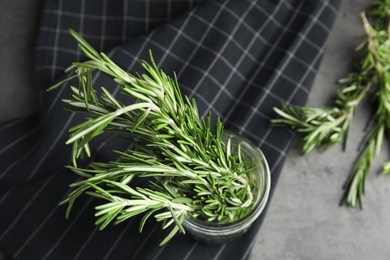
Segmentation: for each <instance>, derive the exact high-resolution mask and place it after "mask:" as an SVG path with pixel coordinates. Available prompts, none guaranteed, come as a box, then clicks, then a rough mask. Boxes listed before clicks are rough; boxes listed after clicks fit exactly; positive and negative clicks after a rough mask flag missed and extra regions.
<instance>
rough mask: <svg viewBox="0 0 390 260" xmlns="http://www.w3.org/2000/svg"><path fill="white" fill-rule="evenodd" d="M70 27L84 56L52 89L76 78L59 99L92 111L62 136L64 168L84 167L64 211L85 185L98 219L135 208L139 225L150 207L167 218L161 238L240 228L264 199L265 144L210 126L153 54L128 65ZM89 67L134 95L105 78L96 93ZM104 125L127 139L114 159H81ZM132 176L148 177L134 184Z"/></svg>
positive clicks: (230, 233) (121, 216)
mask: <svg viewBox="0 0 390 260" xmlns="http://www.w3.org/2000/svg"><path fill="white" fill-rule="evenodd" d="M70 33H71V34H72V36H73V37H74V38H75V39H76V40H77V42H78V43H79V47H80V49H81V50H82V51H83V52H84V54H85V55H86V56H87V57H88V58H89V59H90V60H88V61H85V62H74V63H73V64H72V65H71V66H70V67H69V68H68V69H67V71H74V72H75V74H74V75H73V76H70V77H69V78H67V79H66V80H64V81H61V82H59V83H57V84H56V85H54V86H53V87H52V88H50V90H51V89H55V88H58V87H60V86H61V85H63V84H64V83H66V82H67V81H70V80H72V79H78V82H79V86H78V87H71V89H72V99H70V100H64V101H65V102H66V103H67V104H68V106H69V108H70V109H71V110H73V111H76V112H87V113H88V115H89V116H90V118H89V119H87V120H86V121H85V122H83V123H81V124H78V125H76V126H73V127H72V128H71V129H70V132H71V136H70V138H69V139H68V141H67V144H72V145H73V149H72V162H73V163H72V165H70V166H68V168H69V169H70V170H72V171H73V172H74V173H76V174H78V175H80V176H81V179H80V180H78V181H77V182H75V183H73V184H71V187H72V188H73V190H72V192H70V194H69V195H68V197H67V198H66V199H65V200H64V201H63V202H62V203H63V204H66V203H67V204H68V210H67V217H68V216H69V213H70V209H71V208H72V206H73V204H74V202H75V201H76V199H77V198H78V197H79V196H81V195H82V194H87V195H89V196H92V197H96V198H98V199H99V201H100V202H101V203H100V205H98V206H96V214H95V215H96V216H97V217H98V219H97V221H96V224H97V225H100V229H103V228H105V227H106V226H108V225H109V224H110V223H112V222H113V223H120V222H123V221H126V220H128V219H130V218H132V217H135V216H137V215H141V216H142V218H141V220H140V231H141V232H142V229H143V227H144V225H146V223H147V220H148V219H149V218H150V217H154V218H155V220H157V221H158V222H161V225H162V228H163V229H166V228H170V232H169V233H168V235H167V236H166V238H165V239H164V240H163V241H162V242H161V245H163V244H165V243H166V242H168V241H169V240H170V239H171V238H172V237H173V236H174V235H175V234H176V233H177V232H181V233H185V231H186V230H188V231H189V232H190V233H191V234H192V235H193V237H194V238H196V239H199V240H202V241H206V242H209V243H216V242H225V241H228V240H231V239H232V238H235V237H237V236H239V235H241V234H243V233H244V232H245V231H246V230H247V229H248V228H249V227H250V225H251V224H252V223H253V221H255V220H256V219H257V217H258V216H259V215H260V213H261V212H262V210H263V208H264V206H265V204H266V202H267V199H268V194H269V189H270V172H269V168H268V165H267V162H266V159H265V157H264V155H263V154H262V152H261V151H260V150H259V149H258V148H256V147H254V146H253V145H252V144H251V143H250V141H248V140H246V139H245V138H243V137H241V136H238V135H235V134H234V133H227V132H225V131H224V128H223V125H222V123H221V121H220V120H219V119H218V120H217V122H216V124H215V127H214V128H213V129H212V122H211V114H209V115H208V116H207V117H206V118H203V117H200V116H199V113H198V108H197V105H196V102H195V100H189V99H188V98H187V97H184V98H183V96H182V94H181V92H180V89H179V86H178V82H177V80H176V78H171V77H169V76H167V75H166V74H165V73H164V72H163V71H161V70H159V69H158V68H157V66H156V65H155V63H154V61H153V57H152V55H151V54H150V58H151V64H149V63H147V62H145V61H144V62H143V63H142V66H143V69H144V70H145V74H141V75H140V74H137V75H132V74H130V73H128V72H125V71H124V70H122V69H121V68H120V67H119V66H118V65H116V64H115V63H114V62H113V61H112V60H111V59H110V58H109V57H108V56H106V55H105V54H104V53H98V52H97V51H96V50H95V49H93V48H92V46H90V45H89V44H88V43H87V42H86V41H85V40H84V39H83V38H82V37H81V36H80V35H79V34H77V33H76V32H75V31H73V30H70ZM93 71H100V72H103V73H105V74H107V75H109V76H110V77H112V78H113V80H114V81H115V82H116V83H117V84H119V85H120V87H121V89H122V93H123V94H125V95H129V96H132V97H134V98H135V99H136V100H137V102H136V103H134V104H130V105H126V104H123V103H122V102H120V101H119V100H118V99H117V98H116V97H114V95H113V94H111V93H110V92H109V91H108V90H107V89H105V88H102V89H101V93H102V95H101V96H99V97H98V96H97V94H96V93H97V91H96V90H95V89H94V88H93V82H92V72H93ZM104 132H116V133H119V134H121V135H124V136H126V137H127V139H129V141H130V142H131V143H132V144H133V148H132V149H129V150H125V151H115V152H116V153H117V154H118V155H119V159H118V160H117V161H110V162H92V163H91V164H90V165H89V167H88V168H81V167H78V165H77V161H78V159H79V158H80V157H83V156H84V155H88V156H90V154H91V151H90V148H89V142H90V141H91V140H92V139H94V138H95V137H96V136H98V135H100V134H102V133H104ZM136 179H144V180H147V183H148V184H147V185H145V186H135V187H134V186H133V183H134V182H135V181H134V180H136Z"/></svg>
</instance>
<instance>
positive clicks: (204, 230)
mask: <svg viewBox="0 0 390 260" xmlns="http://www.w3.org/2000/svg"><path fill="white" fill-rule="evenodd" d="M229 138H230V139H231V145H232V148H233V152H237V149H238V144H239V143H240V144H241V151H242V154H243V156H244V159H245V158H251V159H253V161H254V163H255V165H256V166H255V168H254V170H253V171H252V172H251V174H252V180H253V181H256V182H258V184H259V185H258V187H259V188H258V190H257V191H256V193H255V194H253V197H254V200H255V202H254V206H253V209H252V211H250V212H249V213H248V214H247V215H246V216H244V217H243V218H241V219H240V220H237V221H234V222H230V223H224V224H218V223H210V222H207V221H203V220H199V219H195V218H193V217H191V216H190V215H188V216H187V217H186V218H185V219H184V222H183V226H184V229H185V230H186V232H188V233H189V234H190V235H192V237H193V238H194V239H196V240H198V241H202V242H205V243H209V244H216V243H225V242H228V241H230V240H232V239H234V238H237V237H239V236H241V235H242V234H244V233H245V232H246V231H247V230H248V229H249V227H250V226H251V225H252V223H253V222H254V221H255V220H256V219H257V218H258V217H259V216H260V214H261V212H262V211H263V209H264V207H265V205H266V203H267V200H268V195H269V191H270V187H271V176H270V171H269V167H268V163H267V160H266V159H265V157H264V155H263V153H262V152H261V150H260V149H259V148H257V147H255V146H254V145H253V144H252V143H251V142H250V141H249V140H248V139H246V138H244V137H242V136H239V135H237V134H234V133H232V132H228V131H225V132H224V136H223V141H224V142H225V143H226V142H227V140H228V139H229Z"/></svg>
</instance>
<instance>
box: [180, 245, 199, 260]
mask: <svg viewBox="0 0 390 260" xmlns="http://www.w3.org/2000/svg"><path fill="white" fill-rule="evenodd" d="M198 244H199V242H198V241H196V242H195V243H194V244H193V245H192V247H191V248H190V250H188V252H187V254H186V255H185V257H184V258H183V260H188V258H189V257H190V255H191V254H192V252H193V251H194V249H195V248H196V247H197V246H198Z"/></svg>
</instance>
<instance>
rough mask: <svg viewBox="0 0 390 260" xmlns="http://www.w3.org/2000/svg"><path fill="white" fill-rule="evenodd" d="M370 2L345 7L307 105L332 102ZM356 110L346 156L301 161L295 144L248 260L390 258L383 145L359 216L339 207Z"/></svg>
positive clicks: (364, 116)
mask: <svg viewBox="0 0 390 260" xmlns="http://www.w3.org/2000/svg"><path fill="white" fill-rule="evenodd" d="M371 2H372V1H370V0H359V1H357V0H343V1H342V6H341V9H340V12H339V15H338V18H337V20H336V23H335V26H334V29H333V31H332V35H331V37H330V41H329V45H328V48H327V50H326V53H325V56H324V58H323V60H322V64H321V67H320V70H319V72H318V75H317V77H316V80H315V83H314V85H313V88H312V92H311V94H310V97H309V101H308V105H310V106H316V107H318V106H320V107H325V106H327V105H328V104H329V102H330V101H331V100H332V98H333V97H334V96H335V93H336V92H335V91H336V90H337V88H338V86H337V85H336V84H335V82H336V80H337V79H339V78H340V77H342V76H343V75H345V73H346V72H348V71H350V69H351V68H352V64H353V62H356V60H357V58H358V56H357V55H356V53H355V52H354V48H355V47H356V46H357V44H358V43H359V42H360V39H361V37H362V36H363V30H362V27H361V22H360V19H359V15H358V14H359V12H360V11H362V10H363V9H365V8H366V7H367V6H368V5H369V4H370V3H371ZM370 111H371V109H370V105H369V104H367V105H363V104H362V105H361V107H359V109H358V111H357V114H356V118H355V119H354V122H353V128H352V129H351V133H350V136H349V142H348V147H347V149H346V151H345V152H343V151H342V148H341V146H335V147H333V148H332V149H331V150H328V151H326V152H323V153H320V152H314V153H312V154H310V155H309V156H302V155H301V152H300V147H301V146H300V144H299V140H298V139H297V140H296V141H295V143H294V144H293V148H292V149H291V150H290V152H289V154H288V159H287V161H286V164H285V166H284V168H283V171H282V173H281V176H280V178H279V181H278V184H277V187H276V189H275V192H274V196H273V198H272V201H271V203H270V207H269V210H268V212H267V214H266V217H265V220H264V223H263V226H262V228H261V230H260V232H259V235H258V240H257V243H256V244H255V246H254V249H253V252H252V255H251V260H273V259H284V260H295V259H299V260H306V259H307V260H309V259H317V260H327V259H329V260H333V259H354V260H365V259H377V260H385V259H390V247H389V245H388V241H389V240H390V221H389V217H390V207H389V203H388V198H389V195H390V189H389V187H390V179H389V178H390V176H384V175H382V174H380V170H381V169H380V168H381V163H382V162H384V161H386V160H388V158H389V152H388V151H389V146H388V144H385V146H384V147H383V150H382V154H381V156H379V157H378V158H377V159H376V160H375V162H374V165H373V167H372V171H371V173H370V175H369V177H368V180H367V183H366V195H365V197H364V205H363V207H364V209H363V211H361V210H359V209H354V208H347V207H339V202H340V198H341V197H342V194H343V190H342V185H343V184H344V181H345V180H346V178H347V176H348V174H349V172H350V170H351V169H352V167H353V163H354V161H355V158H356V157H357V154H358V153H357V146H358V143H359V142H360V140H361V138H362V136H363V135H364V127H365V126H366V123H367V120H368V119H369V117H370Z"/></svg>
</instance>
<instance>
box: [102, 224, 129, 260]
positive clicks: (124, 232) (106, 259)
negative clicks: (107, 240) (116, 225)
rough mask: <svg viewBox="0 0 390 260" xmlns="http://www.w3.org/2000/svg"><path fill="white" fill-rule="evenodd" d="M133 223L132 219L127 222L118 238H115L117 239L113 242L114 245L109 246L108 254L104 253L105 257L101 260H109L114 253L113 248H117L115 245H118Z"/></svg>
mask: <svg viewBox="0 0 390 260" xmlns="http://www.w3.org/2000/svg"><path fill="white" fill-rule="evenodd" d="M133 221H134V218H133V219H131V220H129V221H128V223H127V224H126V226H125V227H124V228H123V230H122V232H121V233H120V234H119V236H118V237H117V239H116V240H115V241H114V244H112V245H111V246H110V250H108V252H107V253H106V255H105V256H104V257H103V260H109V259H111V258H110V257H111V254H112V252H114V250H115V248H116V247H117V245H118V244H119V242H120V241H121V240H122V237H123V236H124V235H125V234H126V233H127V231H128V230H129V228H130V227H131V225H132V224H133Z"/></svg>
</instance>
